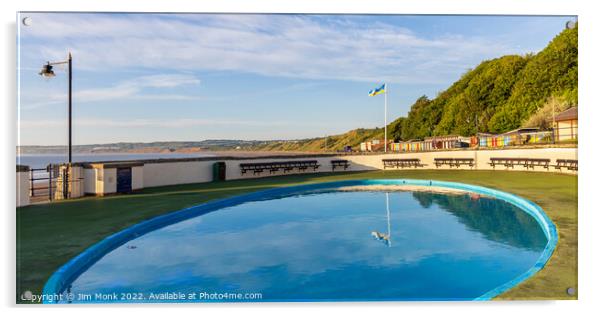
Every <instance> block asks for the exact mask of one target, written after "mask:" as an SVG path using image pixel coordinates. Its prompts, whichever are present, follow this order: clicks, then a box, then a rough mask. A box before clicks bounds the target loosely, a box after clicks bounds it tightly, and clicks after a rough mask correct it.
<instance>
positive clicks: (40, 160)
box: [17, 153, 213, 169]
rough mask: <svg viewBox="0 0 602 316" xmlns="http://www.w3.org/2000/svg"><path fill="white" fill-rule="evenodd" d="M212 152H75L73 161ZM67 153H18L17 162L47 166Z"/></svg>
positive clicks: (189, 155)
mask: <svg viewBox="0 0 602 316" xmlns="http://www.w3.org/2000/svg"><path fill="white" fill-rule="evenodd" d="M210 156H213V154H210V153H111V154H106V153H105V154H73V159H72V160H73V162H94V161H123V160H141V159H171V158H192V157H210ZM67 160H68V156H67V155H66V154H21V155H17V164H18V165H25V166H29V167H30V168H32V169H39V168H46V166H48V165H49V164H56V163H65V162H67Z"/></svg>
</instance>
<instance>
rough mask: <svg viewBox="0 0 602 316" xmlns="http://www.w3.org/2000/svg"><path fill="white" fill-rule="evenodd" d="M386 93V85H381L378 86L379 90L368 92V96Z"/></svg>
mask: <svg viewBox="0 0 602 316" xmlns="http://www.w3.org/2000/svg"><path fill="white" fill-rule="evenodd" d="M385 92H387V91H386V85H385V84H383V85H382V86H380V88H376V89H374V90H370V92H368V96H371V97H373V96H375V95H379V94H381V93H385Z"/></svg>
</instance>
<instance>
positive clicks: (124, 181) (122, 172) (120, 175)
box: [117, 168, 132, 193]
mask: <svg viewBox="0 0 602 316" xmlns="http://www.w3.org/2000/svg"><path fill="white" fill-rule="evenodd" d="M127 192H132V168H117V193H127Z"/></svg>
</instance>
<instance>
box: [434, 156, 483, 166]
mask: <svg viewBox="0 0 602 316" xmlns="http://www.w3.org/2000/svg"><path fill="white" fill-rule="evenodd" d="M443 165H449V167H450V168H451V167H456V168H460V166H462V165H466V166H470V167H473V166H474V158H435V166H436V167H437V168H439V167H440V166H443Z"/></svg>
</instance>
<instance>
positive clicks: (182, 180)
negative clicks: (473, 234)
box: [143, 161, 215, 188]
mask: <svg viewBox="0 0 602 316" xmlns="http://www.w3.org/2000/svg"><path fill="white" fill-rule="evenodd" d="M214 162H215V161H182V162H159V163H145V164H144V171H143V175H144V176H143V179H144V182H143V183H144V184H143V185H144V187H145V188H150V187H160V186H166V185H174V184H187V183H201V182H209V181H212V180H213V169H212V168H213V163H214Z"/></svg>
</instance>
